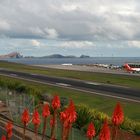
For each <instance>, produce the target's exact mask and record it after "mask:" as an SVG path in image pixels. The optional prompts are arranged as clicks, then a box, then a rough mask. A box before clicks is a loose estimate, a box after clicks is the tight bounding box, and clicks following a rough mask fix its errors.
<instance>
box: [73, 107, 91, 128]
mask: <svg viewBox="0 0 140 140" xmlns="http://www.w3.org/2000/svg"><path fill="white" fill-rule="evenodd" d="M76 112H77V120H76V122H75V127H76V128H78V129H81V128H83V127H84V126H86V125H87V124H88V123H90V122H91V121H92V120H93V115H92V113H91V110H90V109H89V108H88V107H87V106H86V105H78V106H76Z"/></svg>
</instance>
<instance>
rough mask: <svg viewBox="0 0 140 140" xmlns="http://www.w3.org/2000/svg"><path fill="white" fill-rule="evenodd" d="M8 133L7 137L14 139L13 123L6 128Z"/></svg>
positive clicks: (9, 123)
mask: <svg viewBox="0 0 140 140" xmlns="http://www.w3.org/2000/svg"><path fill="white" fill-rule="evenodd" d="M5 128H6V131H7V137H8V138H10V137H12V129H13V124H12V122H8V123H7V124H6V126H5Z"/></svg>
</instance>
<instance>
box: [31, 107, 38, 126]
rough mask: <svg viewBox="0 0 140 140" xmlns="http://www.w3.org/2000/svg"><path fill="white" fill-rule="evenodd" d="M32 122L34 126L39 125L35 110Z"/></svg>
mask: <svg viewBox="0 0 140 140" xmlns="http://www.w3.org/2000/svg"><path fill="white" fill-rule="evenodd" d="M32 122H33V124H34V125H36V126H38V125H39V124H40V116H39V113H38V111H37V110H36V109H35V111H34V113H33V119H32Z"/></svg>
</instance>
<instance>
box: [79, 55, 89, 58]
mask: <svg viewBox="0 0 140 140" xmlns="http://www.w3.org/2000/svg"><path fill="white" fill-rule="evenodd" d="M80 58H90V56H88V55H83V54H82V55H81V56H80Z"/></svg>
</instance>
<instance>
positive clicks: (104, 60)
mask: <svg viewBox="0 0 140 140" xmlns="http://www.w3.org/2000/svg"><path fill="white" fill-rule="evenodd" d="M0 60H5V61H8V62H16V63H21V64H27V65H56V64H60V65H61V64H112V65H117V66H122V65H124V63H128V62H134V63H135V62H140V57H91V58H9V59H0Z"/></svg>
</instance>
